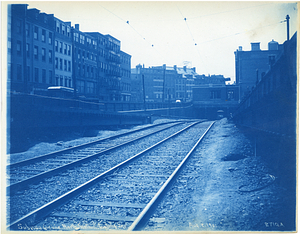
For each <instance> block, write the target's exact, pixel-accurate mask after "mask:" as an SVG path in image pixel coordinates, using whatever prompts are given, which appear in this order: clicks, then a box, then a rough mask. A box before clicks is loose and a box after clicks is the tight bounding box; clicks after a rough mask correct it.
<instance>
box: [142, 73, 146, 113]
mask: <svg viewBox="0 0 300 234" xmlns="http://www.w3.org/2000/svg"><path fill="white" fill-rule="evenodd" d="M142 81H143V100H144V109H145V110H146V99H145V76H144V74H142Z"/></svg>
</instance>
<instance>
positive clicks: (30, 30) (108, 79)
mask: <svg viewBox="0 0 300 234" xmlns="http://www.w3.org/2000/svg"><path fill="white" fill-rule="evenodd" d="M120 46H121V42H120V41H119V40H117V39H116V38H114V37H112V36H111V35H102V34H101V33H98V32H92V33H87V32H82V31H80V30H79V24H76V25H75V27H72V26H71V22H64V21H62V20H60V19H58V18H56V17H54V15H53V14H50V15H49V14H46V13H41V12H40V10H38V9H28V5H27V4H12V5H9V7H8V51H7V52H8V66H7V68H8V69H7V70H8V72H7V76H8V89H9V90H11V91H17V92H25V93H44V94H45V93H46V91H47V89H48V87H50V86H63V87H67V88H73V90H74V96H75V97H81V98H89V99H99V100H102V101H129V100H130V66H131V55H129V54H127V53H125V52H122V51H121V50H120Z"/></svg>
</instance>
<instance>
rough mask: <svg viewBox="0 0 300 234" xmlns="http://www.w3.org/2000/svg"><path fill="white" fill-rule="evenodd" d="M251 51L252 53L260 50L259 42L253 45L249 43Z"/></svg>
mask: <svg viewBox="0 0 300 234" xmlns="http://www.w3.org/2000/svg"><path fill="white" fill-rule="evenodd" d="M251 50H252V51H258V50H260V42H253V43H251Z"/></svg>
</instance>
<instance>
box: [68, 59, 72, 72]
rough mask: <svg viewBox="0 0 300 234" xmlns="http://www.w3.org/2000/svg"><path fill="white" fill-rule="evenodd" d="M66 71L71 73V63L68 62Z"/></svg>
mask: <svg viewBox="0 0 300 234" xmlns="http://www.w3.org/2000/svg"><path fill="white" fill-rule="evenodd" d="M68 71H69V72H70V71H71V61H68Z"/></svg>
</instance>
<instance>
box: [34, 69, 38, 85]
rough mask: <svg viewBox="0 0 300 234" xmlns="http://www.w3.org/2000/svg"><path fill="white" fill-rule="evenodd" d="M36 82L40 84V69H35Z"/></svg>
mask: <svg viewBox="0 0 300 234" xmlns="http://www.w3.org/2000/svg"><path fill="white" fill-rule="evenodd" d="M34 81H35V82H37V83H38V82H39V69H38V68H37V67H35V68H34Z"/></svg>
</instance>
